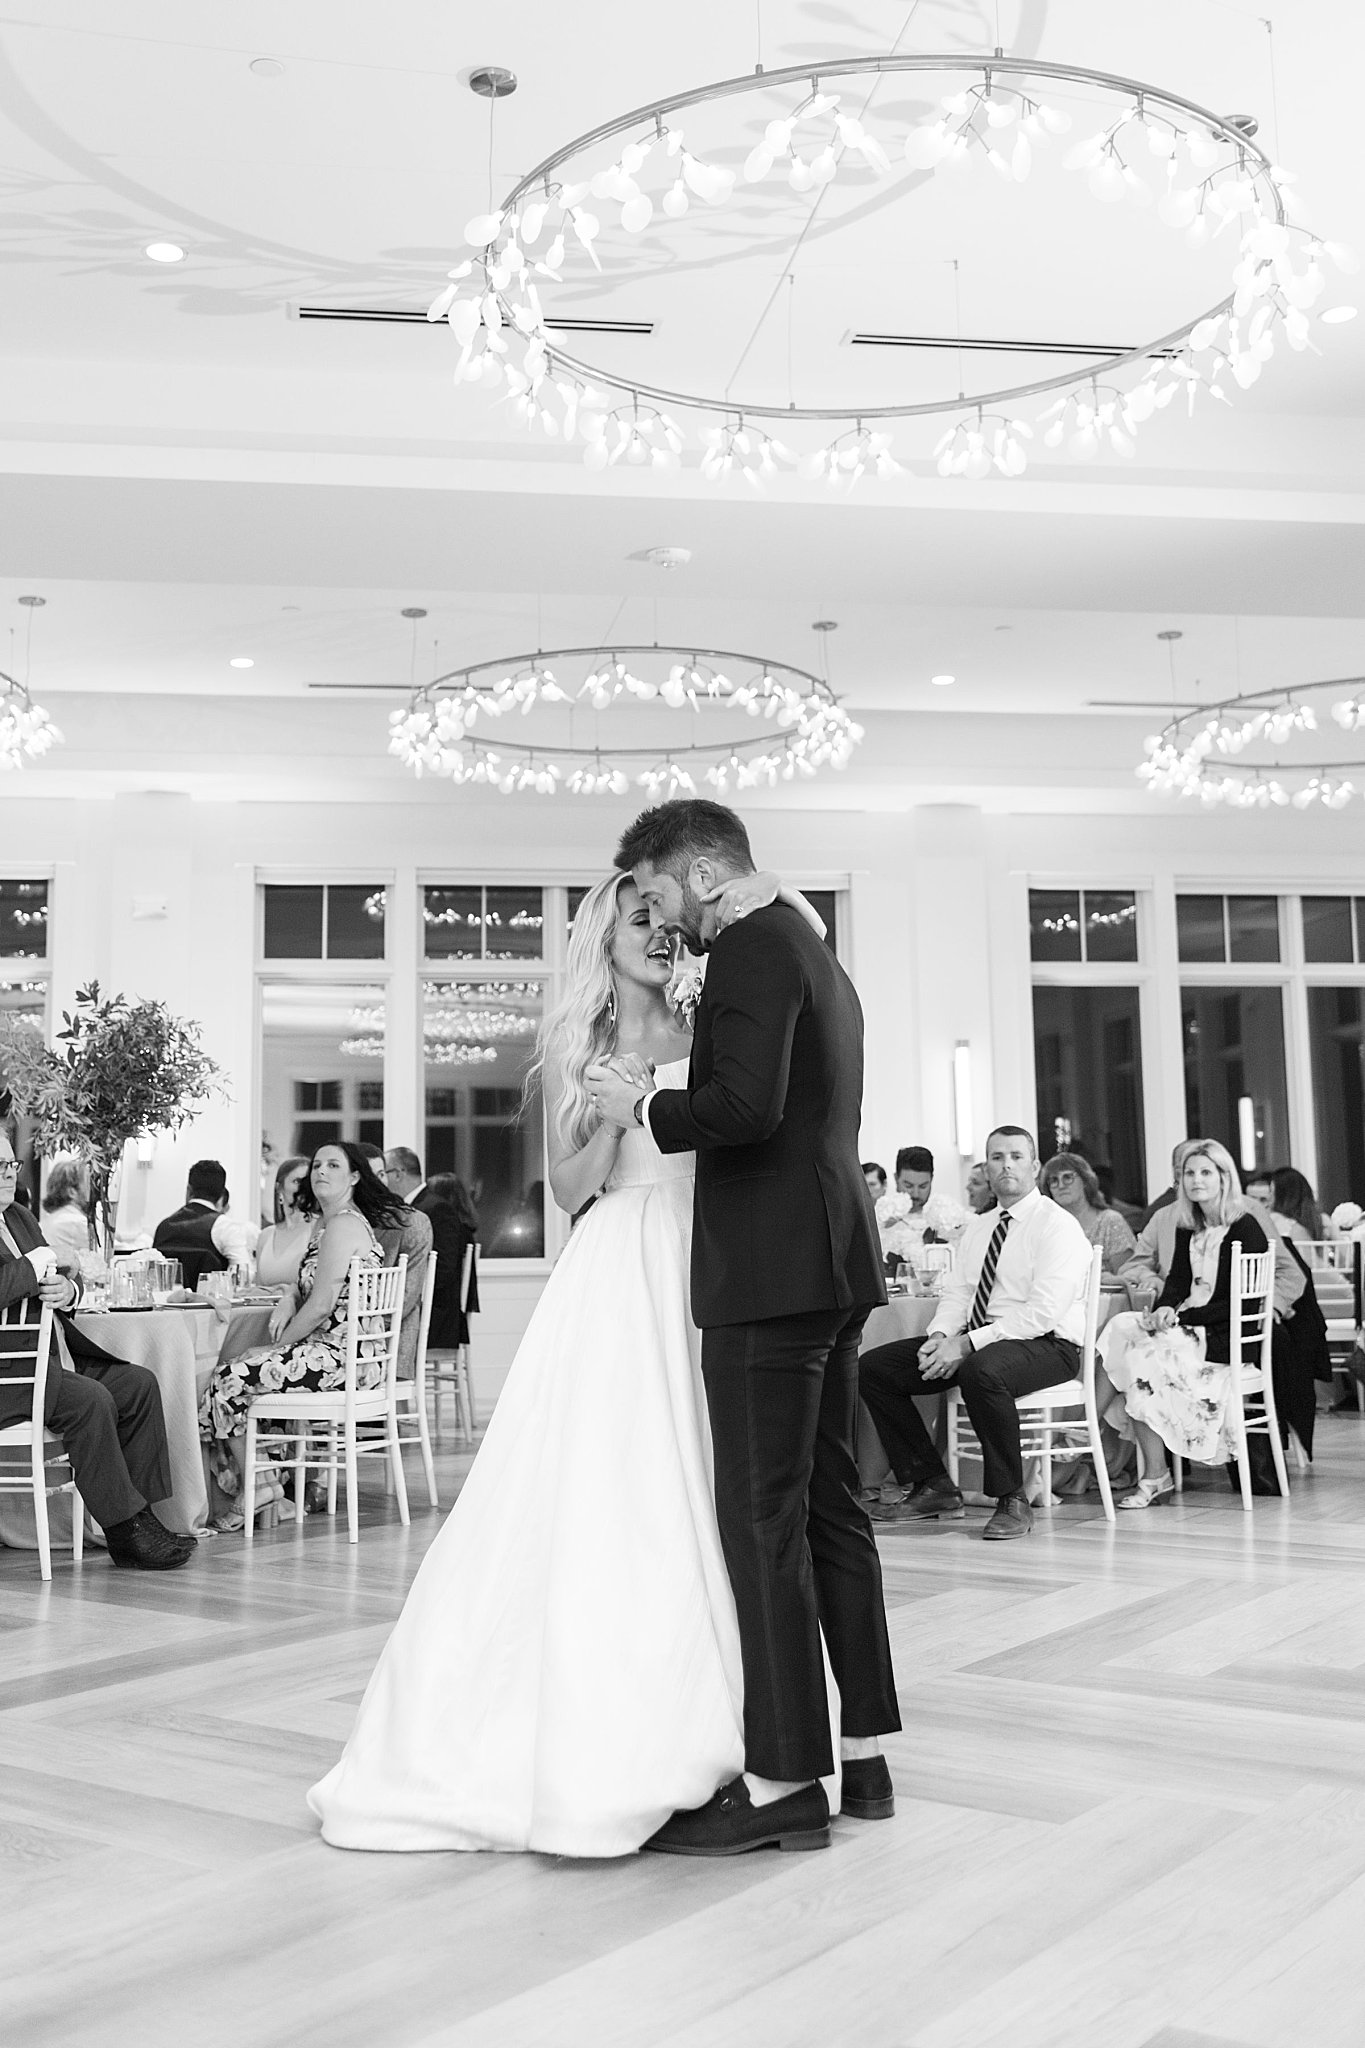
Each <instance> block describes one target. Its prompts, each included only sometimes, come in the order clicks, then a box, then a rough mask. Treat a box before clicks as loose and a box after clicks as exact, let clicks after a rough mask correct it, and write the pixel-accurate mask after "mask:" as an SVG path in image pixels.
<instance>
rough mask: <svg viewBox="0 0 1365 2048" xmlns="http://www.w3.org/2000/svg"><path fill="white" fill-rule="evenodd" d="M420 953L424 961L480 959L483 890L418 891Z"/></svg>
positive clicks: (442, 889) (481, 951)
mask: <svg viewBox="0 0 1365 2048" xmlns="http://www.w3.org/2000/svg"><path fill="white" fill-rule="evenodd" d="M422 931H423V940H422V949H423V951H424V953H425V954H426V957H427V959H428V960H481V959H482V958H483V890H482V889H478V888H466V887H460V888H452V889H447V888H443V887H442V888H427V889H424V890H423V891H422Z"/></svg>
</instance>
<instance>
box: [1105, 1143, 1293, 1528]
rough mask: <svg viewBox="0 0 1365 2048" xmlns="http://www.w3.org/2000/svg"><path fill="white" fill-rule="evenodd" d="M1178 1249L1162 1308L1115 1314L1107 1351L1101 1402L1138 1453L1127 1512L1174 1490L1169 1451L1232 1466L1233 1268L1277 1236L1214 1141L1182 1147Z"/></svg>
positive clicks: (1108, 1328) (1176, 1210)
mask: <svg viewBox="0 0 1365 2048" xmlns="http://www.w3.org/2000/svg"><path fill="white" fill-rule="evenodd" d="M1171 1207H1172V1208H1173V1210H1174V1215H1175V1248H1174V1254H1173V1257H1172V1259H1171V1264H1170V1269H1169V1272H1168V1273H1167V1277H1166V1284H1165V1286H1164V1287H1163V1288H1162V1291H1161V1297H1160V1299H1159V1300H1158V1302H1157V1305H1156V1307H1155V1309H1150V1310H1148V1311H1146V1312H1145V1313H1144V1314H1142V1315H1120V1316H1114V1317H1113V1318H1112V1320H1111V1321H1110V1322H1109V1323H1108V1324H1107V1325H1106V1327H1105V1330H1104V1332H1103V1335H1102V1337H1101V1340H1100V1345H1099V1349H1100V1352H1101V1355H1102V1357H1103V1361H1104V1362H1103V1365H1097V1366H1096V1371H1095V1399H1096V1405H1097V1406H1098V1408H1099V1412H1100V1414H1101V1415H1102V1416H1103V1417H1104V1419H1105V1421H1106V1422H1108V1423H1109V1424H1110V1426H1111V1427H1112V1428H1115V1429H1117V1430H1118V1431H1119V1432H1120V1434H1121V1435H1122V1436H1124V1437H1126V1438H1128V1439H1130V1440H1132V1439H1134V1438H1135V1439H1136V1441H1137V1446H1138V1470H1139V1479H1138V1486H1137V1489H1136V1491H1135V1492H1134V1493H1131V1494H1129V1495H1128V1497H1127V1498H1126V1499H1125V1500H1123V1501H1121V1502H1120V1503H1119V1505H1120V1506H1121V1507H1124V1508H1149V1507H1151V1505H1152V1503H1153V1502H1154V1501H1159V1500H1162V1499H1163V1498H1165V1497H1166V1496H1167V1495H1168V1494H1171V1493H1173V1492H1174V1490H1175V1481H1174V1480H1173V1479H1172V1477H1171V1472H1170V1466H1169V1463H1168V1461H1167V1456H1166V1453H1167V1451H1168V1450H1170V1451H1173V1452H1174V1453H1175V1454H1176V1456H1177V1457H1181V1458H1191V1459H1193V1460H1194V1461H1195V1462H1196V1463H1198V1464H1205V1465H1221V1464H1226V1463H1227V1462H1228V1460H1229V1459H1230V1458H1231V1456H1232V1439H1231V1433H1230V1430H1229V1428H1228V1424H1227V1417H1226V1409H1227V1398H1228V1388H1229V1383H1230V1375H1229V1371H1228V1360H1229V1355H1230V1349H1229V1347H1230V1333H1231V1326H1232V1260H1233V1256H1234V1254H1236V1253H1241V1252H1263V1251H1267V1250H1269V1248H1270V1238H1269V1236H1267V1233H1266V1231H1265V1229H1264V1228H1263V1226H1262V1224H1261V1222H1260V1221H1259V1220H1258V1217H1257V1214H1256V1211H1255V1210H1254V1208H1253V1207H1252V1205H1251V1204H1250V1203H1249V1202H1248V1201H1247V1199H1246V1197H1245V1196H1244V1195H1243V1193H1242V1188H1241V1183H1240V1181H1239V1180H1238V1178H1237V1168H1236V1167H1235V1166H1234V1165H1233V1162H1232V1156H1231V1154H1230V1153H1229V1152H1228V1151H1227V1150H1226V1148H1225V1147H1224V1146H1222V1145H1220V1144H1219V1143H1218V1141H1217V1139H1216V1138H1196V1139H1194V1140H1192V1141H1191V1142H1190V1143H1189V1144H1187V1145H1186V1146H1185V1148H1184V1156H1183V1158H1182V1160H1181V1165H1180V1195H1179V1198H1178V1199H1177V1201H1176V1202H1175V1203H1174V1204H1172V1205H1171Z"/></svg>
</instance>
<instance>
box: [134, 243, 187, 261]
mask: <svg viewBox="0 0 1365 2048" xmlns="http://www.w3.org/2000/svg"><path fill="white" fill-rule="evenodd" d="M142 253H143V255H144V256H150V257H151V259H152V261H153V263H183V262H184V260H185V252H184V250H183V249H182V248H181V246H180V244H179V242H148V244H147V246H146V248H145V249H144V250H143V252H142Z"/></svg>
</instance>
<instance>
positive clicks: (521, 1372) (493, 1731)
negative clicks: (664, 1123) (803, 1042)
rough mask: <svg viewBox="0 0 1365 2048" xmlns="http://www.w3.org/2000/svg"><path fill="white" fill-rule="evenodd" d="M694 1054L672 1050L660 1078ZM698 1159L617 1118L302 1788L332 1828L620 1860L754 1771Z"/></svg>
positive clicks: (369, 1841)
mask: <svg viewBox="0 0 1365 2048" xmlns="http://www.w3.org/2000/svg"><path fill="white" fill-rule="evenodd" d="M686 1075H687V1062H686V1061H685V1060H679V1061H676V1062H674V1063H673V1064H672V1065H669V1066H665V1067H660V1069H659V1072H658V1079H659V1081H660V1083H661V1084H662V1085H663V1086H665V1087H681V1086H683V1085H684V1084H685V1081H686ZM692 1177H693V1159H692V1155H691V1153H673V1154H671V1155H670V1156H668V1157H664V1156H663V1155H661V1154H660V1152H659V1151H658V1150H657V1148H656V1146H655V1144H654V1141H653V1139H652V1138H651V1137H650V1136H649V1134H648V1132H647V1131H635V1130H631V1131H628V1132H627V1133H626V1135H625V1137H624V1138H623V1139H622V1141H621V1147H620V1151H619V1153H618V1155H617V1164H616V1167H615V1169H614V1171H613V1173H612V1176H611V1179H610V1181H609V1183H608V1185H607V1189H606V1192H605V1193H604V1194H603V1195H602V1196H601V1198H600V1199H599V1200H598V1201H597V1202H596V1203H595V1204H594V1206H593V1207H592V1208H591V1209H590V1210H589V1211H588V1213H587V1215H586V1216H585V1217H584V1218H583V1220H582V1222H581V1223H579V1224H578V1226H577V1228H576V1229H575V1230H574V1232H573V1235H572V1236H571V1238H570V1240H569V1243H568V1246H567V1248H566V1249H565V1252H564V1254H563V1256H562V1258H561V1259H560V1260H559V1263H558V1264H557V1265H556V1267H555V1269H554V1271H553V1273H552V1274H551V1275H550V1278H549V1281H548V1283H547V1284H546V1287H545V1291H544V1293H543V1294H542V1296H541V1298H540V1301H539V1303H538V1305H537V1307H536V1310H535V1313H534V1315H533V1316H532V1318H531V1321H530V1324H529V1326H528V1328H527V1331H526V1335H525V1337H524V1338H523V1339H522V1343H521V1347H520V1349H519V1350H518V1352H517V1356H516V1360H515V1362H514V1363H513V1366H512V1369H511V1372H510V1374H509V1375H508V1379H507V1384H506V1386H505V1387H504V1388H503V1391H502V1394H501V1396H500V1398H499V1400H498V1405H497V1408H496V1410H495V1411H494V1414H493V1419H492V1421H491V1423H490V1424H489V1426H488V1433H487V1436H486V1437H485V1439H484V1442H483V1445H482V1448H481V1449H480V1451H479V1454H478V1456H477V1457H476V1459H475V1460H474V1465H473V1469H472V1470H471V1472H470V1474H469V1477H468V1479H467V1480H466V1481H465V1484H464V1489H463V1491H462V1492H461V1494H460V1497H459V1499H458V1500H457V1502H456V1503H455V1506H454V1508H453V1509H452V1510H451V1513H450V1515H449V1517H448V1519H447V1521H446V1524H445V1526H444V1528H443V1529H442V1530H441V1532H440V1534H439V1535H438V1536H437V1538H436V1540H435V1542H434V1543H433V1544H432V1546H431V1549H430V1550H429V1551H428V1553H427V1556H426V1558H425V1560H424V1562H423V1564H422V1567H421V1570H420V1571H419V1572H418V1574H417V1577H416V1579H415V1580H414V1582H413V1585H412V1589H411V1591H410V1592H409V1594H408V1599H407V1604H406V1606H405V1607H404V1609H403V1612H402V1614H401V1615H400V1617H399V1620H398V1625H397V1627H396V1628H395V1629H394V1631H393V1634H392V1635H391V1636H390V1638H389V1641H388V1644H387V1647H386V1648H385V1650H384V1652H383V1655H382V1656H381V1657H380V1660H379V1664H378V1666H377V1668H376V1670H375V1672H374V1676H373V1677H372V1678H371V1680H370V1684H369V1688H368V1690H367V1691H366V1694H365V1698H364V1700H363V1702H362V1704H361V1708H360V1713H359V1716H358V1718H357V1721H356V1725H355V1730H354V1732H353V1734H352V1736H351V1739H350V1742H349V1743H348V1744H347V1747H346V1750H345V1753H344V1755H343V1756H342V1758H341V1761H340V1762H339V1763H338V1764H337V1765H336V1767H335V1769H333V1770H331V1771H329V1772H328V1774H327V1776H326V1777H325V1778H324V1779H323V1780H322V1782H321V1784H319V1785H315V1786H314V1787H313V1789H312V1791H311V1792H310V1793H309V1795H308V1801H309V1805H310V1806H311V1807H312V1809H313V1811H314V1812H315V1813H316V1814H317V1815H318V1816H319V1817H320V1819H321V1821H322V1832H323V1836H324V1838H325V1839H326V1840H327V1841H328V1842H332V1843H334V1844H336V1845H337V1846H338V1847H342V1848H348V1849H539V1850H544V1851H547V1852H549V1853H551V1854H555V1855H561V1856H622V1855H626V1854H629V1853H630V1852H631V1851H633V1850H635V1849H638V1848H639V1846H640V1844H641V1843H642V1842H643V1841H644V1840H645V1839H646V1837H647V1836H649V1835H651V1834H653V1832H654V1830H655V1829H656V1828H657V1827H658V1826H659V1825H660V1824H661V1823H662V1822H663V1821H664V1820H665V1819H666V1818H667V1816H668V1815H669V1814H670V1813H671V1812H673V1810H674V1809H675V1808H677V1807H691V1806H700V1805H702V1804H703V1803H704V1802H705V1801H706V1800H707V1799H709V1798H710V1796H711V1794H712V1793H713V1792H714V1791H715V1789H716V1787H717V1786H718V1785H721V1784H723V1783H724V1782H725V1781H726V1780H727V1779H729V1778H732V1777H734V1776H735V1775H736V1773H737V1772H738V1771H740V1770H741V1769H742V1768H743V1764H744V1739H743V1705H742V1701H743V1681H742V1676H741V1669H740V1653H739V1635H738V1631H737V1628H736V1624H735V1608H734V1599H733V1596H732V1594H731V1591H730V1582H729V1579H728V1577H727V1575H726V1570H725V1560H724V1558H723V1556H722V1554H721V1547H720V1538H719V1536H718V1534H717V1532H716V1523H715V1507H714V1502H713V1498H712V1490H711V1441H710V1431H709V1428H708V1425H707V1420H706V1400H705V1394H704V1391H703V1387H702V1378H701V1367H700V1339H699V1337H698V1333H697V1331H696V1330H695V1328H694V1327H693V1325H692V1321H691V1318H690V1317H689V1315H688V1313H687V1302H688V1265H689V1256H690V1248H691V1237H692Z"/></svg>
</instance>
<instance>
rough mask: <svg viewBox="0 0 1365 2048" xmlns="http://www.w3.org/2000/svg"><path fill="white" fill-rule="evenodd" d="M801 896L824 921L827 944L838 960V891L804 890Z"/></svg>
mask: <svg viewBox="0 0 1365 2048" xmlns="http://www.w3.org/2000/svg"><path fill="white" fill-rule="evenodd" d="M801 894H802V895H803V896H804V897H805V899H806V901H807V903H809V905H810V906H811V909H812V910H813V911H814V912H815V914H816V916H817V917H821V918H823V919H824V924H825V944H826V945H827V946H828V947H829V950H830V952H831V953H833V954H834V956H835V958H836V959H837V958H838V955H839V934H838V931H837V929H836V919H837V915H838V905H839V896H838V891H837V890H834V889H803V890H802V891H801Z"/></svg>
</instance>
